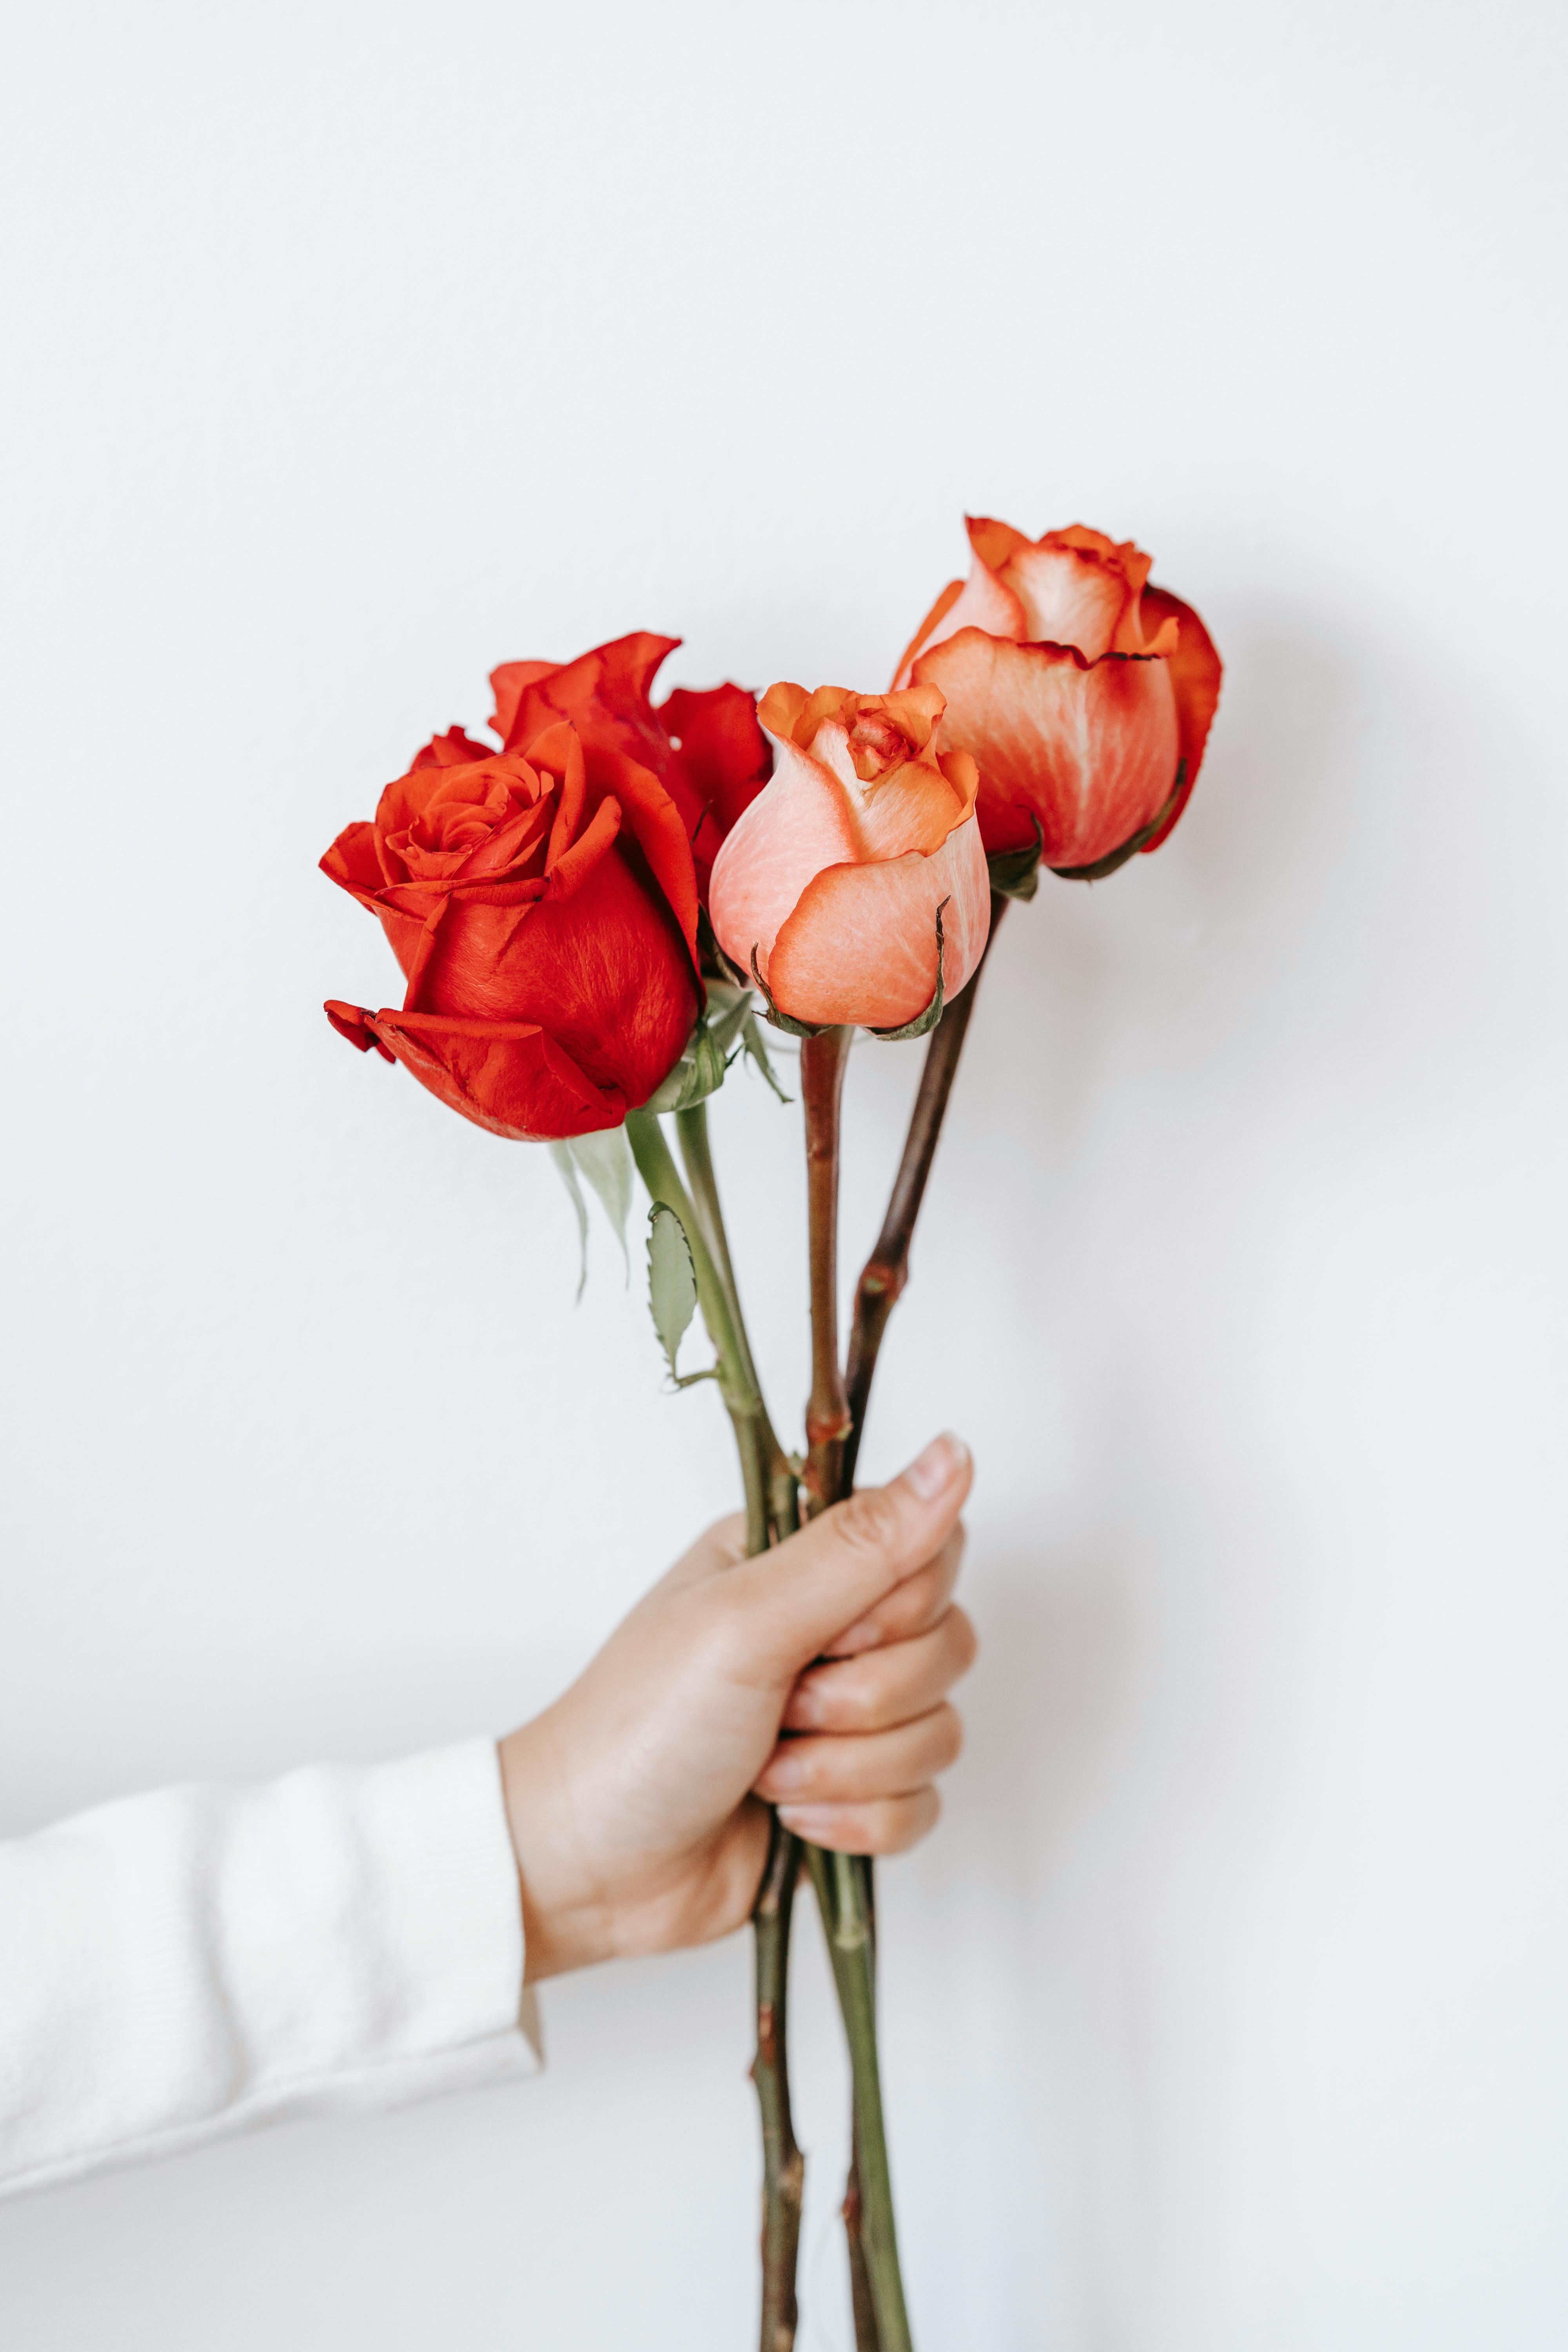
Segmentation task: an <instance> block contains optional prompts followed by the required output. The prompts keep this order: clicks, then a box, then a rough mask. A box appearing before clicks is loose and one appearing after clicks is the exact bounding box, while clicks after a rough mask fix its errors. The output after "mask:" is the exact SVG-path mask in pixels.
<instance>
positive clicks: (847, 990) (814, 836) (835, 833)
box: [712, 685, 991, 1029]
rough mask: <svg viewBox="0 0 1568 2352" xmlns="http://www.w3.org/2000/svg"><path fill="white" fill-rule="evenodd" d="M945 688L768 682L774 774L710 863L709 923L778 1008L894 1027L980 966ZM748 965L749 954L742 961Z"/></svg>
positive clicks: (969, 768) (985, 890) (964, 783)
mask: <svg viewBox="0 0 1568 2352" xmlns="http://www.w3.org/2000/svg"><path fill="white" fill-rule="evenodd" d="M941 716H942V697H941V695H940V694H938V693H937V692H936V691H935V690H934V689H933V688H931V687H929V686H928V687H915V688H911V689H910V691H909V692H908V693H906V694H854V693H851V692H849V691H848V689H847V688H843V687H837V686H823V687H819V688H817V690H816V693H815V694H812V695H808V694H807V693H806V690H805V688H804V687H803V686H788V685H780V686H773V687H770V688H768V691H767V693H766V695H765V696H764V697H763V708H762V719H763V726H764V727H765V728H766V729H767V730H768V732H769V734H770V735H772V737H773V740H774V742H775V743H776V745H777V747H778V769H777V772H776V773H775V774H774V776H773V782H771V783H770V784H769V786H768V788H767V790H766V791H765V792H764V793H762V794H761V796H760V797H759V798H758V799H757V800H755V801H753V802H752V805H751V807H750V808H749V809H748V810H747V811H746V814H745V815H744V816H743V817H742V819H741V822H740V823H739V824H737V825H736V827H735V830H734V832H733V833H732V834H731V835H730V837H729V839H728V840H727V841H726V842H725V844H724V845H723V847H722V849H721V851H720V853H719V857H718V861H717V863H716V864H715V866H714V868H713V898H712V915H713V929H714V930H715V932H716V933H717V935H718V939H719V943H720V945H721V947H722V949H723V950H724V952H725V953H726V955H728V956H729V957H730V959H731V961H732V962H733V963H734V964H736V965H737V966H738V967H739V969H740V970H741V971H742V972H744V971H755V972H756V973H757V974H758V976H759V977H760V979H761V980H762V981H763V983H764V984H765V986H766V988H767V991H768V993H769V996H770V997H771V999H772V1001H773V1005H774V1007H775V1009H776V1010H777V1011H778V1012H780V1013H784V1014H786V1015H787V1016H788V1017H789V1018H790V1019H791V1020H794V1021H799V1022H803V1023H805V1024H808V1025H809V1026H813V1027H816V1026H826V1025H827V1024H835V1023H840V1022H842V1023H861V1024H864V1025H865V1026H866V1027H868V1028H875V1029H892V1028H895V1027H900V1026H901V1025H902V1024H905V1023H907V1022H910V1021H913V1020H916V1019H917V1018H918V1017H919V1016H920V1015H921V1013H924V1012H925V1011H926V1010H927V1008H928V1007H929V1006H930V1005H931V1003H932V1001H933V999H934V996H935V993H936V984H937V971H938V940H939V938H940V940H941V942H942V945H941V960H942V961H941V970H942V986H943V991H944V993H945V994H946V995H947V996H950V997H951V996H956V995H957V993H958V992H959V990H960V989H961V988H962V987H963V983H964V982H965V981H966V980H968V978H969V977H970V974H971V973H972V972H973V971H974V968H975V966H976V965H977V964H978V962H979V961H980V956H981V951H982V950H983V949H984V945H985V936H986V933H987V931H988V930H989V929H990V924H991V893H990V886H989V882H988V879H987V876H986V870H985V855H984V850H983V849H982V847H981V845H980V835H979V832H978V829H977V827H976V825H975V822H974V793H975V774H974V762H973V760H971V759H970V758H969V757H968V756H967V755H966V754H965V753H964V752H963V751H949V752H943V753H940V754H939V752H938V750H937V747H936V741H935V730H936V729H937V726H938V722H939V720H940V719H941ZM753 959H754V961H753Z"/></svg>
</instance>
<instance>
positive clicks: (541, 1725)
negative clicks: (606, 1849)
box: [498, 1710, 613, 1984]
mask: <svg viewBox="0 0 1568 2352" xmlns="http://www.w3.org/2000/svg"><path fill="white" fill-rule="evenodd" d="M552 1712H553V1711H552V1710H547V1711H546V1712H545V1714H543V1715H542V1716H540V1717H537V1718H536V1719H535V1720H534V1721H533V1722H532V1723H525V1724H523V1725H522V1726H521V1727H520V1728H519V1729H518V1730H516V1731H512V1732H509V1733H508V1734H507V1736H506V1738H504V1739H502V1740H500V1742H499V1743H498V1748H499V1753H500V1779H501V1794H502V1798H503V1801H504V1802H505V1805H506V1819H507V1828H508V1830H509V1831H510V1834H511V1847H512V1853H513V1855H514V1857H515V1859H516V1863H517V1874H518V1887H519V1895H520V1899H521V1905H522V1937H523V1981H524V1983H525V1984H537V1983H539V1982H540V1981H541V1979H543V1978H545V1977H555V1976H564V1975H565V1974H566V1973H567V1971H568V1970H569V1969H585V1968H591V1967H592V1966H593V1965H594V1963H595V1961H597V1960H602V1959H605V1958H608V1957H609V1954H610V1952H611V1950H612V1948H613V1938H612V1937H610V1935H609V1932H608V1926H609V1923H608V1921H607V1919H606V1917H605V1905H604V1904H603V1902H602V1901H599V1900H597V1899H595V1895H594V1894H593V1892H592V1890H591V1889H590V1888H588V1887H587V1886H585V1885H584V1874H583V1872H582V1871H581V1869H580V1868H579V1867H578V1865H577V1864H576V1860H575V1856H574V1851H573V1841H572V1837H571V1823H572V1818H573V1814H572V1805H571V1799H570V1782H569V1780H568V1777H567V1774H566V1771H565V1769H564V1767H563V1759H562V1758H561V1756H560V1753H559V1748H558V1741H557V1738H556V1729H555V1726H554V1725H553V1723H552V1719H551V1717H552Z"/></svg>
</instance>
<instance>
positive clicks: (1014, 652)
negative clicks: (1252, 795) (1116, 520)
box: [897, 519, 1220, 873]
mask: <svg viewBox="0 0 1568 2352" xmlns="http://www.w3.org/2000/svg"><path fill="white" fill-rule="evenodd" d="M968 530H969V539H970V544H971V546H972V547H973V551H974V561H973V568H972V570H971V572H970V574H969V578H968V579H967V580H966V581H962V580H953V581H951V582H950V583H948V585H947V587H946V588H944V589H943V591H942V594H941V595H940V596H939V597H938V598H937V601H936V603H935V604H934V605H933V606H932V607H931V611H930V613H929V614H927V615H926V618H925V620H924V621H923V622H922V623H921V627H920V630H919V632H918V634H917V635H916V637H915V640H914V643H913V644H912V645H911V646H910V649H909V651H908V653H906V655H905V656H904V658H903V661H902V662H901V663H900V667H899V673H898V678H897V684H898V685H900V686H904V685H907V684H909V683H910V682H911V681H912V682H913V683H914V684H916V685H921V686H935V687H940V688H941V689H942V693H943V694H944V695H945V696H946V698H947V712H946V716H945V718H944V719H943V722H942V741H943V743H944V744H951V745H952V746H953V747H954V748H955V749H957V750H961V751H968V752H969V753H970V754H971V755H972V757H973V759H974V760H975V761H977V763H978V765H979V769H980V802H979V814H980V830H981V833H982V835H983V836H984V843H985V846H986V849H987V850H988V851H989V852H991V853H992V854H993V855H995V854H997V853H999V852H1002V851H1006V850H1012V849H1022V848H1026V847H1027V846H1029V845H1031V844H1032V843H1033V842H1034V840H1035V839H1036V834H1035V823H1036V821H1037V822H1038V824H1039V827H1040V835H1041V856H1042V857H1043V859H1044V861H1045V863H1046V864H1047V866H1056V867H1057V868H1058V870H1060V871H1065V872H1068V873H1071V872H1074V871H1075V870H1079V871H1080V870H1081V869H1082V868H1084V867H1086V866H1097V865H1099V864H1100V861H1101V860H1102V859H1106V858H1112V857H1115V856H1117V854H1118V853H1121V854H1122V855H1125V856H1131V853H1132V852H1133V851H1134V850H1136V849H1142V850H1145V851H1147V850H1152V849H1158V847H1159V846H1160V844H1161V843H1162V842H1163V840H1164V838H1165V836H1166V835H1167V834H1168V833H1169V832H1170V831H1171V828H1172V827H1173V824H1175V823H1176V820H1177V818H1178V817H1179V816H1180V815H1181V814H1182V811H1183V809H1184V807H1185V806H1186V803H1187V798H1188V795H1189V794H1190V793H1191V792H1192V789H1193V786H1194V783H1195V782H1196V781H1197V773H1198V769H1199V767H1200V765H1201V764H1202V761H1203V756H1204V745H1205V742H1206V741H1207V740H1208V731H1209V722H1210V721H1211V719H1213V717H1214V713H1215V703H1216V702H1217V701H1218V699H1219V682H1220V660H1219V656H1218V655H1217V654H1216V653H1215V649H1214V645H1213V642H1212V641H1211V639H1210V637H1209V634H1208V631H1207V630H1206V629H1205V626H1204V625H1203V623H1202V621H1200V620H1199V618H1198V616H1197V614H1195V613H1194V610H1193V608H1192V606H1191V605H1190V604H1183V603H1182V601H1181V599H1180V598H1179V597H1177V596H1173V595H1171V594H1170V593H1169V592H1168V591H1167V590H1165V589H1163V588H1151V587H1150V586H1149V585H1148V584H1147V583H1148V579H1149V566H1150V562H1151V561H1152V559H1151V558H1150V557H1149V556H1147V555H1142V554H1140V552H1139V551H1138V549H1137V548H1136V547H1134V546H1133V544H1132V542H1131V540H1129V541H1125V542H1124V543H1123V544H1122V545H1121V546H1118V545H1117V544H1116V542H1115V541H1112V540H1110V539H1107V538H1106V536H1105V534H1104V533H1103V531H1098V530H1085V529H1084V527H1083V526H1082V525H1081V524H1079V523H1075V524H1074V525H1073V526H1072V528H1071V529H1070V530H1048V531H1047V532H1046V534H1045V536H1044V537H1043V538H1042V539H1036V540H1030V539H1026V538H1025V536H1024V534H1023V532H1022V531H1019V530H1013V528H1012V527H1011V525H1010V524H1008V523H1005V522H991V521H987V520H973V519H971V520H969V522H968Z"/></svg>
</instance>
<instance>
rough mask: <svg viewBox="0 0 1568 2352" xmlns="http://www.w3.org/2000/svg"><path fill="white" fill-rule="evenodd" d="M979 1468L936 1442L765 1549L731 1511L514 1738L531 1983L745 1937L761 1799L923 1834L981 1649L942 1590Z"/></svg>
mask: <svg viewBox="0 0 1568 2352" xmlns="http://www.w3.org/2000/svg"><path fill="white" fill-rule="evenodd" d="M971 1476H972V1471H971V1465H970V1458H969V1454H968V1452H967V1449H966V1448H965V1447H964V1446H963V1445H962V1444H960V1443H959V1441H958V1440H957V1439H956V1438H953V1437H939V1438H938V1439H937V1440H936V1441H935V1443H934V1444H931V1445H929V1446H927V1448H926V1450H925V1452H924V1453H923V1454H921V1455H920V1456H919V1458H918V1459H917V1460H916V1461H914V1462H913V1463H911V1464H910V1467H909V1468H908V1469H907V1470H905V1471H904V1472H903V1473H902V1475H900V1476H899V1477H897V1478H895V1479H894V1480H893V1482H892V1484H891V1485H890V1486H869V1487H866V1488H864V1489H862V1490H861V1492H859V1493H858V1494H856V1495H852V1496H850V1497H849V1499H848V1500H847V1502H843V1503H839V1504H837V1505H836V1506H835V1507H834V1508H833V1509H832V1510H830V1511H825V1512H824V1513H823V1515H822V1517H820V1518H818V1519H815V1520H813V1521H812V1523H811V1524H810V1526H808V1527H806V1528H802V1530H801V1532H800V1533H799V1534H798V1535H795V1536H791V1537H790V1538H789V1539H788V1541H787V1542H785V1543H782V1544H780V1545H778V1546H777V1547H776V1548H775V1549H773V1550H772V1551H769V1552H764V1553H763V1555H762V1557H761V1558H760V1559H746V1558H745V1557H744V1553H745V1526H744V1522H743V1521H742V1519H741V1518H739V1517H735V1518H730V1519H721V1521H720V1522H719V1524H718V1525H717V1526H716V1527H713V1528H710V1529H709V1530H708V1533H707V1534H706V1535H705V1536H703V1537H701V1538H700V1539H699V1541H698V1542H697V1543H696V1544H694V1545H693V1546H692V1549H690V1550H689V1552H688V1553H687V1555H686V1557H685V1559H682V1560H680V1561H679V1562H678V1563H677V1565H676V1566H675V1567H674V1568H672V1569H671V1570H670V1571H669V1573H668V1576H666V1577H664V1578H663V1579H661V1580H660V1581H659V1582H658V1584H656V1585H655V1586H654V1588H653V1590H652V1591H651V1592H649V1593H647V1595H646V1596H645V1597H644V1598H643V1600H641V1601H639V1602H638V1603H637V1607H636V1608H635V1609H634V1610H633V1611H632V1612H631V1614H630V1615H629V1616H628V1617H626V1619H625V1620H624V1621H623V1622H622V1623H621V1624H620V1625H619V1626H617V1627H616V1631H615V1633H612V1634H611V1636H610V1638H609V1640H608V1641H607V1642H606V1643H605V1646H604V1648H603V1649H602V1650H601V1651H600V1652H599V1654H598V1655H597V1657H596V1658H595V1659H594V1661H593V1663H592V1664H590V1665H589V1666H588V1667H587V1669H586V1670H585V1672H584V1673H583V1674H582V1675H579V1677H578V1679H577V1680H576V1682H574V1684H573V1685H572V1687H571V1689H570V1690H568V1691H566V1692H565V1693H564V1694H563V1696H562V1697H560V1698H558V1699H557V1700H556V1701H555V1704H554V1705H553V1706H551V1707H547V1708H546V1710H545V1712H544V1713H543V1714H542V1715H541V1716H538V1717H535V1719H534V1720H533V1722H531V1723H528V1724H524V1725H523V1726H522V1727H521V1730H518V1731H514V1732H512V1733H511V1734H510V1736H509V1737H508V1738H505V1739H503V1740H502V1741H501V1743H500V1759H501V1780H502V1786H503V1789H504V1790H505V1795H506V1806H507V1817H508V1820H509V1822H510V1826H511V1835H512V1843H513V1844H514V1846H515V1847H516V1850H517V1859H518V1868H519V1872H520V1874H521V1880H522V1908H523V1923H524V1930H525V1936H526V1945H527V1974H528V1977H529V1979H530V1981H534V1980H537V1979H539V1978H541V1977H547V1976H557V1975H560V1974H561V1973H562V1972H563V1970H565V1969H576V1968H585V1967H587V1966H589V1965H590V1964H591V1963H592V1962H594V1961H595V1960H603V1959H610V1958H617V1957H626V1956H629V1955H631V1954H634V1953H641V1952H658V1951H673V1950H676V1949H679V1948H680V1947H682V1946H684V1945H688V1944H700V1943H706V1942H708V1941H709V1940H710V1938H712V1937H716V1936H724V1935H728V1934H729V1933H730V1932H731V1929H732V1928H735V1927H740V1926H741V1924H742V1921H743V1920H745V1919H746V1918H747V1917H748V1916H750V1913H751V1908H752V1903H753V1901H754V1899H755V1896H756V1892H757V1886H758V1883H759V1881H760V1879H761V1877H762V1872H763V1860H764V1858H765V1855H766V1851H767V1841H768V1821H767V1811H766V1806H765V1804H764V1803H763V1800H764V1799H765V1800H767V1801H770V1802H773V1803H776V1804H777V1806H778V1808H779V1812H780V1815H781V1818H782V1819H783V1820H784V1822H785V1823H786V1824H787V1826H788V1827H789V1828H791V1829H793V1830H795V1831H796V1832H798V1833H799V1834H800V1835H801V1836H802V1837H805V1838H807V1839H809V1840H810V1841H811V1842H812V1843H814V1844H816V1845H823V1846H832V1847H837V1848H838V1849H840V1850H842V1851H844V1852H847V1853H899V1852H900V1851H901V1850H902V1849H903V1848H904V1847H906V1846H910V1845H913V1844H914V1843H916V1842H917V1841H918V1840H919V1839H921V1838H922V1837H924V1836H925V1834H926V1832H927V1831H928V1830H930V1829H931V1827H932V1825H933V1824H934V1822H935V1821H936V1818H937V1814H938V1811H940V1805H939V1801H938V1798H937V1793H936V1790H935V1788H934V1787H933V1785H932V1782H933V1780H934V1778H935V1775H936V1774H937V1773H939V1772H942V1771H945V1769H947V1767H948V1766H949V1765H950V1764H952V1762H953V1761H954V1759H956V1757H957V1755H958V1752H959V1748H960V1746H961V1744H962V1732H961V1727H960V1724H959V1719H958V1716H957V1713H956V1711H955V1710H954V1708H953V1707H952V1706H951V1705H949V1704H948V1702H947V1696H946V1695H947V1693H948V1692H949V1691H950V1690H951V1689H952V1685H953V1684H954V1683H956V1682H957V1681H958V1679H959V1677H960V1676H961V1675H963V1674H966V1673H967V1672H968V1670H969V1667H970V1665H971V1664H973V1658H974V1652H975V1640H974V1633H973V1628H972V1627H971V1625H970V1622H969V1620H968V1618H967V1617H966V1616H965V1615H964V1612H963V1610H962V1609H960V1608H958V1607H956V1606H955V1605H954V1603H953V1601H952V1588H953V1585H954V1582H955V1581H956V1579H957V1576H958V1568H959V1561H960V1559H961V1557H962V1554H963V1529H962V1528H961V1527H960V1525H959V1521H958V1515H959V1512H960V1510H961V1509H962V1508H963V1502H964V1498H965V1496H967V1494H968V1492H969V1487H970V1482H971ZM781 1734H782V1735H785V1736H783V1737H781Z"/></svg>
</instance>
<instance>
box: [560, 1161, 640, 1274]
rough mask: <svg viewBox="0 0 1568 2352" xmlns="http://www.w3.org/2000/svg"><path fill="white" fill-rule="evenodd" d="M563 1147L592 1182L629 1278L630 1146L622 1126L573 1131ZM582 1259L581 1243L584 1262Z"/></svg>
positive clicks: (630, 1269)
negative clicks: (585, 1131)
mask: <svg viewBox="0 0 1568 2352" xmlns="http://www.w3.org/2000/svg"><path fill="white" fill-rule="evenodd" d="M567 1148H568V1150H570V1151H571V1154H572V1157H573V1159H574V1160H575V1161H576V1163H577V1166H578V1167H579V1168H580V1169H581V1170H582V1171H583V1173H584V1176H585V1177H586V1178H587V1180H588V1181H589V1183H590V1184H591V1185H592V1186H593V1188H594V1191H595V1194H596V1195H597V1197H598V1201H599V1205H600V1206H601V1208H602V1209H603V1210H604V1212H605V1216H606V1217H608V1219H609V1221H610V1223H611V1225H612V1226H613V1228H614V1230H615V1235H616V1240H617V1241H618V1242H619V1244H620V1245H621V1263H622V1265H624V1266H625V1267H626V1280H627V1281H628V1282H630V1280H631V1278H632V1261H631V1255H630V1252H629V1251H628V1250H627V1248H626V1219H627V1217H628V1216H629V1215H630V1214H631V1207H632V1148H631V1145H630V1144H629V1143H628V1142H627V1141H626V1129H625V1128H624V1127H604V1128H599V1129H596V1130H595V1132H594V1133H593V1134H592V1135H574V1137H573V1139H572V1141H571V1143H570V1144H569V1146H568V1147H567ZM586 1262H587V1261H586V1249H585V1247H584V1266H585V1265H586Z"/></svg>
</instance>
